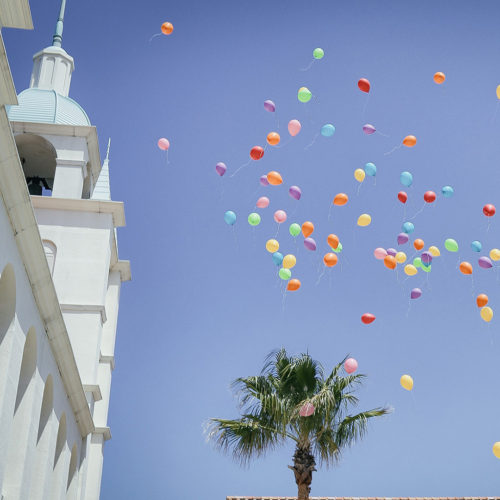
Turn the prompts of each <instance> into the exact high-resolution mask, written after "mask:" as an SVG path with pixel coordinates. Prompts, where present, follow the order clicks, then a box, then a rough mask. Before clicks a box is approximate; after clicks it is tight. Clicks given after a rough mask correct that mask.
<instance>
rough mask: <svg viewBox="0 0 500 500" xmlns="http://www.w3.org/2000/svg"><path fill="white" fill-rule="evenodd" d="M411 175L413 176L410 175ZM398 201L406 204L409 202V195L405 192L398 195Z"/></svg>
mask: <svg viewBox="0 0 500 500" xmlns="http://www.w3.org/2000/svg"><path fill="white" fill-rule="evenodd" d="M410 175H411V174H410ZM398 200H399V201H400V202H401V203H406V202H407V200H408V195H407V194H406V193H405V192H404V191H400V192H399V193H398Z"/></svg>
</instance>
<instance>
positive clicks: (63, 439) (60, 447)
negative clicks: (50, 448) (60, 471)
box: [53, 413, 66, 469]
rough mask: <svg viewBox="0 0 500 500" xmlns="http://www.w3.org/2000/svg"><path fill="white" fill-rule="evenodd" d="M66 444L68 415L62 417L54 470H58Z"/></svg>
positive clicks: (64, 414) (58, 432)
mask: <svg viewBox="0 0 500 500" xmlns="http://www.w3.org/2000/svg"><path fill="white" fill-rule="evenodd" d="M65 442H66V413H63V414H62V415H61V418H60V419H59V429H58V431H57V439H56V451H55V454H54V465H53V468H54V469H55V468H56V465H57V462H58V461H59V458H60V456H61V453H62V451H63V450H64V443H65Z"/></svg>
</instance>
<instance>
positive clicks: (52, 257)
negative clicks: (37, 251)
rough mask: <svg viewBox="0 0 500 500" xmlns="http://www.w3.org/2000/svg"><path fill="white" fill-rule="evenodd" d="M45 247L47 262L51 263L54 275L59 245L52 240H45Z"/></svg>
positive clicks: (51, 272) (51, 273)
mask: <svg viewBox="0 0 500 500" xmlns="http://www.w3.org/2000/svg"><path fill="white" fill-rule="evenodd" d="M42 243H43V249H44V250H45V257H47V264H48V265H49V269H50V275H51V276H53V275H54V265H55V263H56V254H57V247H56V246H55V244H54V243H53V242H52V241H50V240H43V242H42Z"/></svg>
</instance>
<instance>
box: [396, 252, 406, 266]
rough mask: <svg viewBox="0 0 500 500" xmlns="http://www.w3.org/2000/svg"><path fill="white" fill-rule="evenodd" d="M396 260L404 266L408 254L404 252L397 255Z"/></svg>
mask: <svg viewBox="0 0 500 500" xmlns="http://www.w3.org/2000/svg"><path fill="white" fill-rule="evenodd" d="M395 259H396V262H397V263H398V264H403V262H405V261H406V254H405V253H404V252H398V253H397V254H396V255H395Z"/></svg>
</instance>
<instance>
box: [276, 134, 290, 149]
mask: <svg viewBox="0 0 500 500" xmlns="http://www.w3.org/2000/svg"><path fill="white" fill-rule="evenodd" d="M291 140H292V138H291V137H289V138H288V140H287V141H286V142H284V143H283V144H281V145H279V144H277V145H276V146H274V147H275V148H276V149H281V148H284V147H285V146H286V145H287V144H288V143H289V142H290V141H291Z"/></svg>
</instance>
